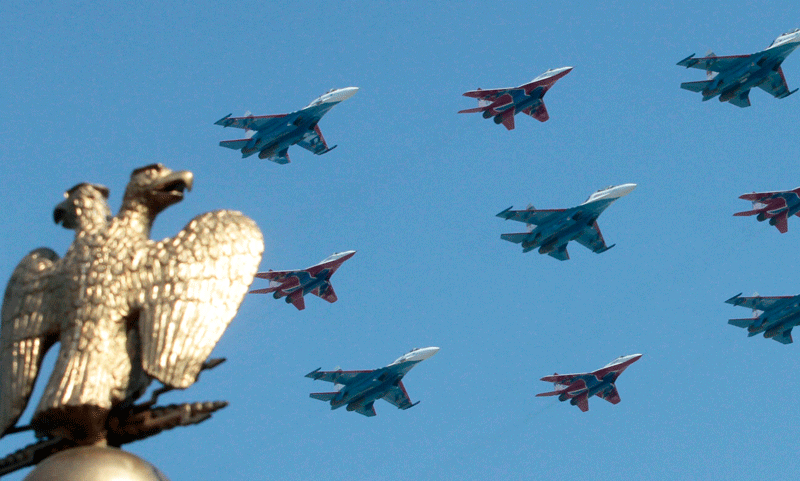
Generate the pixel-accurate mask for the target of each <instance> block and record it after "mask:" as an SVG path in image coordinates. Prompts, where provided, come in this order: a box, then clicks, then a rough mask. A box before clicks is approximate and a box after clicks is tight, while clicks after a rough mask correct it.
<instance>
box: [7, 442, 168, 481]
mask: <svg viewBox="0 0 800 481" xmlns="http://www.w3.org/2000/svg"><path fill="white" fill-rule="evenodd" d="M101 480H102V481H109V480H114V481H169V480H168V479H167V477H166V476H164V474H163V473H162V472H161V471H159V470H158V469H157V468H156V467H155V466H153V465H152V464H150V463H148V462H147V461H145V460H143V459H142V458H140V457H138V456H136V455H133V454H131V453H129V452H126V451H122V450H120V449H117V448H108V447H97V446H84V447H79V448H72V449H67V450H66V451H61V452H60V453H57V454H54V455H53V456H50V457H49V458H47V459H45V460H44V461H42V462H41V463H39V464H38V465H37V466H36V468H34V470H33V471H31V472H30V473H28V475H27V476H25V479H24V480H23V481H101Z"/></svg>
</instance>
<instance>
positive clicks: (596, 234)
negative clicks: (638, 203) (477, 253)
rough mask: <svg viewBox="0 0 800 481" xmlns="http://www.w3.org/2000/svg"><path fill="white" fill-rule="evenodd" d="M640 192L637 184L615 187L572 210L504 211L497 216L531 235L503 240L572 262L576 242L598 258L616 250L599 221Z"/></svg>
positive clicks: (523, 233) (530, 209) (600, 191)
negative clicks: (621, 200) (524, 226)
mask: <svg viewBox="0 0 800 481" xmlns="http://www.w3.org/2000/svg"><path fill="white" fill-rule="evenodd" d="M635 188H636V184H622V185H612V186H609V187H606V188H604V189H600V190H598V191H597V192H595V193H594V194H592V195H590V196H589V198H588V199H586V202H584V203H583V204H580V205H578V206H576V207H570V208H568V209H548V210H545V209H539V210H536V209H534V208H533V206H528V208H527V209H525V210H511V209H512V208H511V207H509V208H508V209H506V210H504V211H503V212H500V213H499V214H497V217H502V218H503V219H506V220H509V219H510V220H515V221H518V222H524V223H526V224H527V225H528V231H527V232H521V233H517V234H503V235H501V236H500V238H501V239H503V240H507V241H509V242H513V243H515V244H522V252H529V251H531V250H533V249H536V248H537V247H538V248H539V254H548V255H550V256H551V257H554V258H556V259H558V260H560V261H565V260H568V259H569V253H568V252H567V244H568V243H569V241H572V240H574V241H576V242H578V243H579V244H581V245H582V246H584V247H586V248H588V249H589V250H591V251H592V252H594V253H596V254H600V253H602V252H605V251H607V250H609V249H611V248H612V247H614V244H612V245H610V246H606V241H605V239H603V234H601V233H600V227H599V226H598V225H597V218H598V217H599V216H600V214H602V213H603V211H604V210H606V208H608V206H610V205H611V204H612V203H614V201H616V200H617V199H619V198H620V197H623V196H626V195H628V194H630V193H631V191H633V189H635Z"/></svg>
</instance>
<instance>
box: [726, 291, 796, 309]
mask: <svg viewBox="0 0 800 481" xmlns="http://www.w3.org/2000/svg"><path fill="white" fill-rule="evenodd" d="M740 296H741V294H737V295H735V296H733V297H731V298H730V299H728V300H727V301H725V302H727V303H728V304H733V305H734V306H742V307H748V308H750V309H756V310H759V311H766V310H768V309H769V308H770V307H772V306H774V305H775V303H777V302H779V301H781V300H783V299H790V298H792V297H794V296H775V297H760V296H759V297H740Z"/></svg>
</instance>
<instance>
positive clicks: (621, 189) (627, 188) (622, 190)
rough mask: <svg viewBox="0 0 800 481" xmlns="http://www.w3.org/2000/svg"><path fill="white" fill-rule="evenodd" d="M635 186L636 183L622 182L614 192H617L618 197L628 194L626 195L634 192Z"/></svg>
mask: <svg viewBox="0 0 800 481" xmlns="http://www.w3.org/2000/svg"><path fill="white" fill-rule="evenodd" d="M635 188H636V184H622V185H618V186H617V187H616V188H615V189H614V191H615V192H614V193H615V194H616V196H617V197H623V196H626V195H628V194H630V193H631V192H633V189H635Z"/></svg>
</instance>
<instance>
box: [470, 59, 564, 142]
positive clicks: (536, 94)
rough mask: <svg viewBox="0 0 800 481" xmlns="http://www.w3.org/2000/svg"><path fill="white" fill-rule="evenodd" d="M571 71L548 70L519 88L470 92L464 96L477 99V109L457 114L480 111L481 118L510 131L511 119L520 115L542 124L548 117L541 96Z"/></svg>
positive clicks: (512, 128)
mask: <svg viewBox="0 0 800 481" xmlns="http://www.w3.org/2000/svg"><path fill="white" fill-rule="evenodd" d="M571 71H572V67H561V68H556V69H550V70H548V71H547V72H545V73H543V74H541V75H539V76H538V77H536V78H535V79H533V80H531V81H530V83H526V84H524V85H520V86H519V87H509V88H504V89H490V90H483V89H478V90H470V91H469V92H466V93H464V96H465V97H473V98H476V99H478V107H477V108H474V109H467V110H461V111H459V112H458V113H460V114H470V113H474V112H483V118H484V119H488V118H489V117H494V123H496V124H503V125H504V126H505V127H506V128H507V129H508V130H514V116H515V115H517V114H518V113H520V112H522V113H524V114H528V115H530V116H531V117H533V118H534V119H536V120H538V121H539V122H546V121H547V120H548V119H549V118H550V115H549V114H548V113H547V109H546V108H545V106H544V100H543V99H542V97H544V94H546V93H547V91H548V90H550V87H552V86H553V84H554V83H556V82H557V81H558V79H560V78H561V77H563V76H564V75H567V74H568V73H570V72H571Z"/></svg>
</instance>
